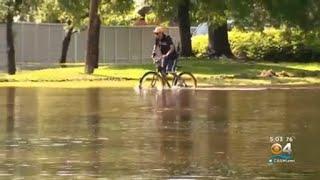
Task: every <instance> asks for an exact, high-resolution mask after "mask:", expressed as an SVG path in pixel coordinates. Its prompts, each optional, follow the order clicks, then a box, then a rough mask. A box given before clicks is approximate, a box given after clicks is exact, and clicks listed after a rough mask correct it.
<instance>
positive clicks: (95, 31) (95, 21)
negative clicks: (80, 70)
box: [85, 0, 101, 74]
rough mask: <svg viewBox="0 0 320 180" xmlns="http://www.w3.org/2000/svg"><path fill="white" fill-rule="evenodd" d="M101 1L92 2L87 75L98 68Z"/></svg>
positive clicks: (93, 0) (94, 0) (92, 0)
mask: <svg viewBox="0 0 320 180" xmlns="http://www.w3.org/2000/svg"><path fill="white" fill-rule="evenodd" d="M98 6H99V0H91V1H90V13H89V29H88V40H87V57H86V68H85V72H86V73H87V74H92V73H93V72H94V69H95V68H98V60H99V32H100V23H101V22H100V17H99V15H98Z"/></svg>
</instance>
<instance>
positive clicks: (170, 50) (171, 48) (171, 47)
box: [165, 44, 174, 56]
mask: <svg viewBox="0 0 320 180" xmlns="http://www.w3.org/2000/svg"><path fill="white" fill-rule="evenodd" d="M173 51H174V45H173V44H171V45H170V49H169V51H168V52H167V54H165V56H169V55H170V54H171V53H173Z"/></svg>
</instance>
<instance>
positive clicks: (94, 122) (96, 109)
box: [86, 89, 101, 176]
mask: <svg viewBox="0 0 320 180" xmlns="http://www.w3.org/2000/svg"><path fill="white" fill-rule="evenodd" d="M99 92H100V89H89V90H87V94H88V95H87V96H86V97H87V100H86V102H87V108H86V110H87V123H88V130H89V140H90V141H91V145H90V149H89V151H90V152H89V153H90V155H89V159H88V160H89V161H91V164H90V170H91V175H93V176H98V175H99V174H101V172H100V171H101V165H100V146H101V144H100V142H99V140H98V138H99V131H100V115H99V113H100V99H99V98H100V93H99Z"/></svg>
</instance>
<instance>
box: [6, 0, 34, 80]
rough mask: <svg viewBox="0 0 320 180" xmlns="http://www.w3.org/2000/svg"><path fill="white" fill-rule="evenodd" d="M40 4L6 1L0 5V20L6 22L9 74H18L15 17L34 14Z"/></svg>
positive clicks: (30, 0) (31, 0)
mask: <svg viewBox="0 0 320 180" xmlns="http://www.w3.org/2000/svg"><path fill="white" fill-rule="evenodd" d="M37 4H38V1H37V0H4V1H3V2H2V3H1V5H0V11H1V12H0V18H1V19H2V21H5V22H6V32H7V33H6V35H7V49H8V50H7V55H8V74H10V75H13V74H15V73H16V62H15V47H14V33H13V29H12V25H13V21H14V17H16V16H18V15H19V16H20V17H23V15H26V14H27V13H30V14H31V12H33V11H34V10H35V8H36V5H37Z"/></svg>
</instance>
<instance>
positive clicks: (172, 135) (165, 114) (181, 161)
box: [157, 90, 193, 175]
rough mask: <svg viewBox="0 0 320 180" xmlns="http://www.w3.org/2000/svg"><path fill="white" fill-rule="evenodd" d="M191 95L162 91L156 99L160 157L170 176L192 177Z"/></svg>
mask: <svg viewBox="0 0 320 180" xmlns="http://www.w3.org/2000/svg"><path fill="white" fill-rule="evenodd" d="M190 101H191V96H190V91H183V90H181V91H163V92H161V93H160V94H158V95H157V104H158V107H157V115H158V119H157V122H158V128H159V133H160V157H161V160H162V166H163V167H165V168H167V169H166V170H167V171H168V174H169V175H189V174H190V173H191V172H192V170H191V169H190V165H191V161H192V159H191V158H192V156H191V154H192V147H193V141H192V138H191V133H192V128H191V125H192V122H191V119H192V111H191V103H190Z"/></svg>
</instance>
